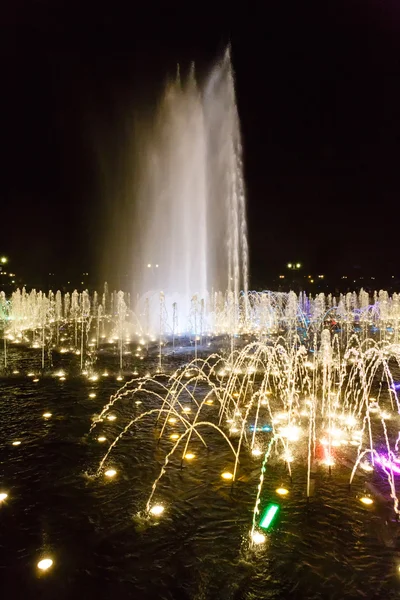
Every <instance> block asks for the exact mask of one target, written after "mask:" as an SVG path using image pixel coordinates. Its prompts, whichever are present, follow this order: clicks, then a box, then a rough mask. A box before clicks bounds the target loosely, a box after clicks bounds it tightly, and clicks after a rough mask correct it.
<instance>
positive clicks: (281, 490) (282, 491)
mask: <svg viewBox="0 0 400 600" xmlns="http://www.w3.org/2000/svg"><path fill="white" fill-rule="evenodd" d="M275 491H276V493H277V494H279V495H280V496H287V495H288V493H289V490H287V489H286V488H283V487H279V488H277V489H276V490H275Z"/></svg>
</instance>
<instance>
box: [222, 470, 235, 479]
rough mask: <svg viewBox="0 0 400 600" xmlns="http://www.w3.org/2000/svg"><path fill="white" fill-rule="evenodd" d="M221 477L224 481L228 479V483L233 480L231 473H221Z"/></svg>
mask: <svg viewBox="0 0 400 600" xmlns="http://www.w3.org/2000/svg"><path fill="white" fill-rule="evenodd" d="M221 477H222V479H226V480H227V481H229V480H230V479H233V475H232V473H230V472H229V471H225V472H224V473H221Z"/></svg>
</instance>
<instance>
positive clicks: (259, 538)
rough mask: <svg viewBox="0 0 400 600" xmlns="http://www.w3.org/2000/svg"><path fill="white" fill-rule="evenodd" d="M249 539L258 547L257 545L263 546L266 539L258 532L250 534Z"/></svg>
mask: <svg viewBox="0 0 400 600" xmlns="http://www.w3.org/2000/svg"><path fill="white" fill-rule="evenodd" d="M251 539H252V540H253V542H254V544H257V545H259V544H263V543H264V542H265V540H266V539H267V538H266V537H265V535H264V534H263V533H260V532H259V531H255V532H254V533H253V534H252V536H251Z"/></svg>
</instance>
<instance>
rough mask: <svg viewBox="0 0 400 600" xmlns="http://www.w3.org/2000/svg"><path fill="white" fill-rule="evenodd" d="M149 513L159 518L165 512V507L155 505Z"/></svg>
mask: <svg viewBox="0 0 400 600" xmlns="http://www.w3.org/2000/svg"><path fill="white" fill-rule="evenodd" d="M149 512H150V514H152V515H154V516H155V517H159V516H160V515H162V513H163V512H164V507H163V506H162V505H161V504H155V505H154V506H152V507H151V509H150V511H149Z"/></svg>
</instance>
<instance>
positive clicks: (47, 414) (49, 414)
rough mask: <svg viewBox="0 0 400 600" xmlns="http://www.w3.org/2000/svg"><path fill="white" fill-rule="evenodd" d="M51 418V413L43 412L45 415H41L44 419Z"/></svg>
mask: <svg viewBox="0 0 400 600" xmlns="http://www.w3.org/2000/svg"><path fill="white" fill-rule="evenodd" d="M51 416H52V414H51V412H45V413H43V417H44V418H45V419H50V417H51Z"/></svg>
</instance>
